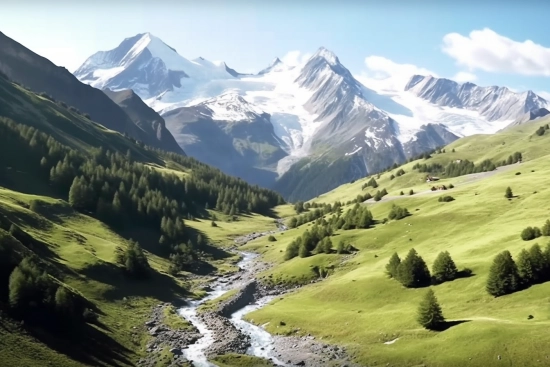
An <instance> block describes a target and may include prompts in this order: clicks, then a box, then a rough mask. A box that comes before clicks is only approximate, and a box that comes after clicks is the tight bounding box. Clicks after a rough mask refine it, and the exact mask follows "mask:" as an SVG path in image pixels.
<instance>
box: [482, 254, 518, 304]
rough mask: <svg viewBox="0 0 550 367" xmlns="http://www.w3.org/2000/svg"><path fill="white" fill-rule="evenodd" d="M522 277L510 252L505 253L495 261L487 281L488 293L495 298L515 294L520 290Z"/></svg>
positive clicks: (499, 255)
mask: <svg viewBox="0 0 550 367" xmlns="http://www.w3.org/2000/svg"><path fill="white" fill-rule="evenodd" d="M520 281H521V279H520V276H519V273H518V269H517V266H516V263H515V262H514V259H512V254H510V251H507V250H506V251H503V252H501V253H500V254H498V255H497V256H496V257H495V259H494V260H493V264H492V265H491V268H490V269H489V278H488V279H487V287H486V289H487V292H488V293H489V294H490V295H492V296H495V297H499V296H503V295H505V294H508V293H512V292H515V291H516V290H518V289H519V285H520Z"/></svg>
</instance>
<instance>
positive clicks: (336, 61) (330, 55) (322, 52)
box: [313, 47, 340, 65]
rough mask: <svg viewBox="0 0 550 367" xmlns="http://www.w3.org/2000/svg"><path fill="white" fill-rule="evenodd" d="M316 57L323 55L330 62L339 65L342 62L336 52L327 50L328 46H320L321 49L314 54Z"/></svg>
mask: <svg viewBox="0 0 550 367" xmlns="http://www.w3.org/2000/svg"><path fill="white" fill-rule="evenodd" d="M314 57H322V58H323V59H325V60H326V62H328V63H329V64H331V65H337V64H340V60H339V59H338V57H337V56H336V55H335V54H334V52H332V51H330V50H327V49H326V48H324V47H319V49H318V50H317V52H316V53H315V54H314V55H313V58H314Z"/></svg>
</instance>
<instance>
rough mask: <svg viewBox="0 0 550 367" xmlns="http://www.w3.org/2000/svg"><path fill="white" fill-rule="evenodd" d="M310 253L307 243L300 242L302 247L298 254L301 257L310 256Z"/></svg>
mask: <svg viewBox="0 0 550 367" xmlns="http://www.w3.org/2000/svg"><path fill="white" fill-rule="evenodd" d="M309 255H310V253H309V249H308V248H307V246H306V244H305V243H304V242H302V243H301V244H300V247H299V249H298V256H300V257H308V256H309Z"/></svg>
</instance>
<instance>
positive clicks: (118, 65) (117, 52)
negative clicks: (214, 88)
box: [74, 33, 238, 99]
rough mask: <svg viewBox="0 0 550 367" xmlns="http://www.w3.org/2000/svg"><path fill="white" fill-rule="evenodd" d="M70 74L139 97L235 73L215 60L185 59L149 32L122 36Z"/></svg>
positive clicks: (223, 77)
mask: <svg viewBox="0 0 550 367" xmlns="http://www.w3.org/2000/svg"><path fill="white" fill-rule="evenodd" d="M74 74H75V76H76V77H77V78H78V79H80V80H81V81H82V82H84V83H88V84H90V85H92V86H93V87H96V88H100V89H104V88H110V89H112V90H122V89H133V90H134V91H135V92H136V93H137V94H138V95H139V96H140V97H141V98H143V99H148V98H151V97H154V96H158V95H161V94H163V93H165V92H167V91H173V90H174V89H177V88H182V86H183V85H185V84H190V83H191V84H192V83H196V82H197V81H203V80H214V79H232V78H235V77H236V76H237V75H238V73H236V72H235V71H234V70H233V69H230V68H228V67H227V65H225V63H217V64H215V63H213V62H211V61H208V60H206V59H204V58H202V57H199V58H197V59H194V60H188V59H186V58H185V57H183V56H181V55H179V54H178V53H177V52H176V50H175V49H174V48H172V47H170V46H168V45H167V44H166V43H164V42H163V41H162V40H161V39H160V38H158V37H155V36H154V35H152V34H151V33H141V34H138V35H136V36H134V37H130V38H126V39H125V40H124V41H122V42H121V43H120V45H119V46H118V47H116V48H115V49H112V50H109V51H99V52H96V53H95V54H94V55H92V56H91V57H89V58H88V59H87V60H86V61H85V62H84V64H83V65H82V66H81V67H80V68H79V69H78V70H77V71H76V72H75V73H74Z"/></svg>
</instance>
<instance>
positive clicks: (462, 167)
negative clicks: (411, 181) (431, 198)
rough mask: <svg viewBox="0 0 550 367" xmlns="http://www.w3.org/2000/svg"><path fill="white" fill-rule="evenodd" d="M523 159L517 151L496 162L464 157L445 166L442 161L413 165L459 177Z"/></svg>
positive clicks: (423, 169) (433, 172)
mask: <svg viewBox="0 0 550 367" xmlns="http://www.w3.org/2000/svg"><path fill="white" fill-rule="evenodd" d="M522 159H523V157H522V154H521V153H520V152H515V153H514V154H511V155H510V156H509V157H508V159H506V160H503V161H501V162H500V163H497V164H495V163H494V162H493V161H491V160H490V159H485V160H484V161H482V162H481V163H479V164H477V165H476V164H474V163H473V162H471V161H469V160H467V159H462V160H456V161H451V162H449V163H448V164H447V165H446V166H443V165H442V164H440V163H431V164H426V163H422V164H421V163H416V164H415V165H414V166H413V169H416V170H417V171H418V172H425V173H431V174H443V175H445V176H446V177H458V176H463V175H468V174H471V173H480V172H490V171H494V170H495V169H496V168H497V167H498V166H506V165H510V164H514V163H517V162H521V160H522Z"/></svg>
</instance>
